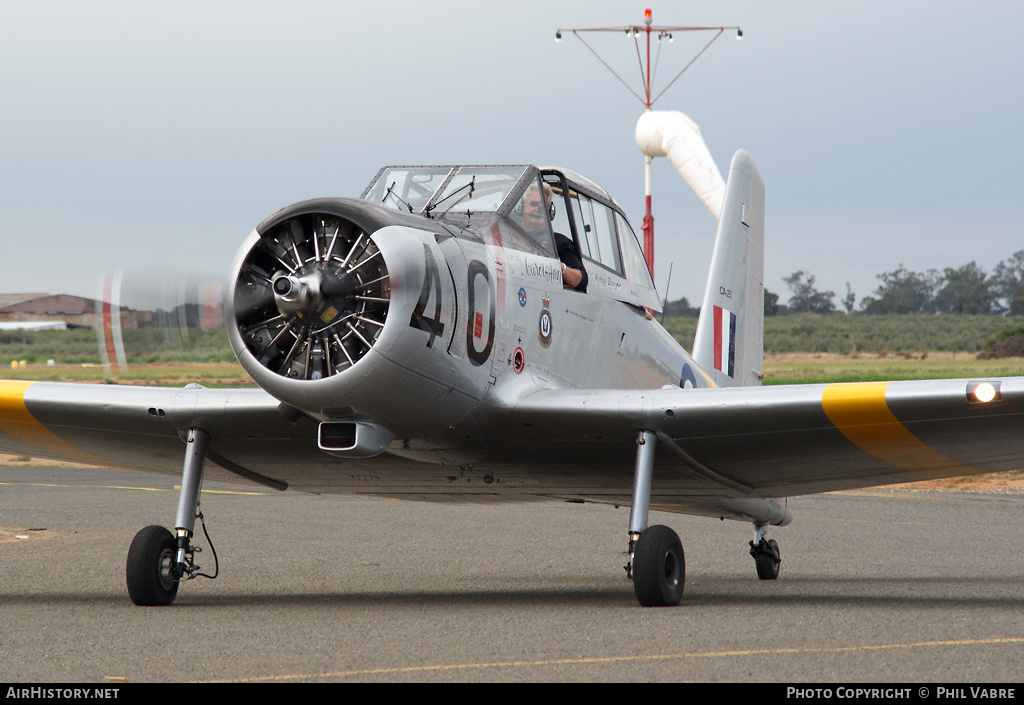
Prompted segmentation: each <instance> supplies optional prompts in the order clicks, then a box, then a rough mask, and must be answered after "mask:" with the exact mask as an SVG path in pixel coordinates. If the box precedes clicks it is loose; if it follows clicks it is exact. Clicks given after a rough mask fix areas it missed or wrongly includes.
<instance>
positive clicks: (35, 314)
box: [0, 294, 152, 328]
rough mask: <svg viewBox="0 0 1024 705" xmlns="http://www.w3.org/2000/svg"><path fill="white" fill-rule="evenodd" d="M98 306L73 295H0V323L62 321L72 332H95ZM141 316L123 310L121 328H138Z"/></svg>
mask: <svg viewBox="0 0 1024 705" xmlns="http://www.w3.org/2000/svg"><path fill="white" fill-rule="evenodd" d="M98 306H99V302H98V301H96V300H95V299H87V298H85V297H83V296H71V295H70V294H0V323H14V322H19V321H33V322H43V321H46V322H58V321H59V322H62V323H64V324H65V325H66V326H67V327H71V328H74V327H79V326H81V327H86V328H96V327H97V326H98V321H99V313H98V311H99V309H98ZM139 316H140V314H139V312H136V311H131V310H126V309H122V310H121V325H122V327H125V328H131V327H138V326H139V321H137V320H136V319H137V318H138V317H139ZM148 318H152V314H148ZM147 323H148V320H147ZM3 327H4V328H10V326H3Z"/></svg>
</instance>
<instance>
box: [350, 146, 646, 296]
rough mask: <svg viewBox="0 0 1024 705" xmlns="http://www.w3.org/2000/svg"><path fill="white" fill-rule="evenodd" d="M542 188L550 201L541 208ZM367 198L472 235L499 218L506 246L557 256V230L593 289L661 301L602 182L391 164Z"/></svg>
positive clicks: (546, 172) (544, 173) (566, 174)
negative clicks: (575, 254) (573, 248)
mask: <svg viewBox="0 0 1024 705" xmlns="http://www.w3.org/2000/svg"><path fill="white" fill-rule="evenodd" d="M541 193H543V194H544V195H545V202H546V203H544V204H543V207H542V210H538V203H539V202H540V194H541ZM362 198H363V199H365V200H367V201H370V202H371V203H376V204H378V205H380V206H384V207H386V208H391V209H394V210H397V211H399V212H408V213H411V214H413V215H422V216H423V217H425V218H431V219H435V220H443V221H445V222H450V223H451V224H453V225H457V226H458V227H459V228H461V229H463V230H464V231H465V233H466V235H467V236H472V235H471V233H473V232H474V231H475V232H480V231H481V230H483V229H485V228H489V227H490V226H491V225H492V224H494V223H495V222H497V224H498V226H499V228H500V230H501V231H502V233H503V238H502V244H503V246H504V247H511V248H512V249H518V250H523V251H525V252H528V253H532V254H538V255H543V256H546V257H557V253H556V249H555V239H554V233H561V234H563V235H565V236H567V237H569V238H570V239H571V240H572V241H573V243H574V244H575V246H576V249H577V250H578V252H579V254H580V256H581V257H582V259H583V262H584V264H585V266H586V268H587V273H588V274H589V277H590V282H591V284H590V287H589V289H588V292H590V293H594V294H599V295H604V296H608V297H610V298H615V299H618V300H620V301H626V302H627V303H632V304H635V305H638V306H644V307H647V308H651V309H654V310H660V308H661V305H660V301H659V299H658V294H657V292H656V291H655V290H654V283H653V281H652V279H651V275H650V272H649V271H648V269H647V263H646V261H645V260H644V256H643V251H642V250H641V248H640V243H639V241H638V240H637V237H636V234H635V233H634V232H633V229H632V227H631V226H630V225H629V221H628V220H627V219H626V216H625V215H624V214H623V212H622V209H621V208H620V207H619V205H618V204H617V203H615V201H614V199H612V197H611V196H610V195H608V193H607V192H605V191H604V190H603V189H601V188H600V187H598V186H596V185H594V184H593V183H591V182H590V181H588V180H587V179H585V178H583V177H581V176H579V175H578V174H575V173H573V172H571V171H568V170H566V169H553V168H544V169H538V168H537V167H535V166H527V165H523V166H386V167H384V168H382V169H381V170H380V171H378V172H377V175H376V176H375V177H374V179H373V181H371V182H370V185H369V186H367V188H366V190H365V191H363V194H362ZM538 215H540V216H543V217H537V216H538Z"/></svg>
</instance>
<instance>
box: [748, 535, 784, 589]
mask: <svg viewBox="0 0 1024 705" xmlns="http://www.w3.org/2000/svg"><path fill="white" fill-rule="evenodd" d="M768 548H769V551H758V553H757V555H756V556H754V566H755V567H756V568H757V577H759V578H760V579H761V580H775V579H776V578H778V577H779V564H780V563H782V554H780V553H779V544H777V543H776V542H775V540H774V539H772V540H771V541H769V542H768Z"/></svg>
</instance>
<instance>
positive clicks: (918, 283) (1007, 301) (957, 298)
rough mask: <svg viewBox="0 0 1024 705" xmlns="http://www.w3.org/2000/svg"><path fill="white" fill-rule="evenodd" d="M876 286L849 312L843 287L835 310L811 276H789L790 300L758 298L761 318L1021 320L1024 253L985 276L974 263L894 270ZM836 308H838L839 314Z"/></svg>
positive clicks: (831, 296) (832, 297)
mask: <svg viewBox="0 0 1024 705" xmlns="http://www.w3.org/2000/svg"><path fill="white" fill-rule="evenodd" d="M876 276H877V278H878V280H879V281H880V282H881V283H880V284H879V286H878V288H877V289H875V292H874V294H873V295H872V296H865V297H864V298H862V299H861V301H860V306H855V304H856V295H855V294H854V293H853V290H852V289H851V288H850V284H849V283H847V284H846V295H845V296H844V297H843V298H842V300H841V301H840V302H839V305H837V304H836V293H835V292H834V291H820V290H818V289H817V288H815V279H814V275H813V274H809V273H807V272H804V271H802V270H801V271H797V272H793V273H792V274H791V275H789V276H788V277H786V278H785V279H783V281H784V282H785V283H786V286H787V287H789V290H790V292H791V294H792V295H791V296H790V298H789V301H788V302H787V303H786V304H785V305H783V304H781V303H779V296H778V295H777V294H774V293H772V292H769V291H768V290H765V293H764V313H765V315H766V316H779V315H785V314H788V313H837V312H840V311H842V312H845V313H847V314H852V313H863V314H866V315H883V314H887V313H926V314H935V313H959V314H971V315H1011V316H1016V315H1021V314H1024V250H1019V251H1018V252H1016V253H1014V254H1013V256H1012V257H1010V258H1009V259H1006V260H1003V261H1002V262H1000V263H999V264H997V265H996V267H995V269H993V270H992V272H991V273H989V272H986V271H985V270H984V269H983V268H982V267H980V266H979V265H978V264H977V262H973V261H972V262H969V263H967V264H965V265H963V266H961V267H957V268H953V267H946V268H945V269H943V270H942V271H941V272H939V271H938V270H936V269H929V270H928V271H926V272H915V271H911V270H909V269H907V268H906V267H904V266H903V265H902V264H900V265H899V266H898V267H897V268H896V269H894V270H892V271H890V272H883V273H882V274H878V275H876ZM840 306H841V307H842V308H840Z"/></svg>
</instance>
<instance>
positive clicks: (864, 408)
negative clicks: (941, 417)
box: [821, 382, 978, 479]
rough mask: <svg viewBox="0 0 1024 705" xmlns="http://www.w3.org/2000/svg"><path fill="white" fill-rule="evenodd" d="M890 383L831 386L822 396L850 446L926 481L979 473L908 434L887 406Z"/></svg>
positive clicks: (826, 411) (831, 419) (833, 419)
mask: <svg viewBox="0 0 1024 705" xmlns="http://www.w3.org/2000/svg"><path fill="white" fill-rule="evenodd" d="M889 384H890V382H856V383H852V384H830V385H829V386H827V387H825V391H824V392H823V393H822V395H821V407H822V409H824V411H825V414H826V415H827V416H828V418H829V420H830V421H832V423H833V424H835V427H836V428H838V429H839V431H840V432H841V433H842V434H843V435H844V436H846V437H847V438H848V439H849V440H850V442H851V443H853V444H854V445H855V446H857V447H858V448H860V449H861V450H863V451H865V452H867V453H869V454H871V455H873V456H874V457H876V458H878V459H879V460H881V461H882V462H885V463H888V464H889V465H892V466H893V467H897V468H900V469H901V470H905V471H906V472H910V473H914V474H915V475H920V476H921V477H922V478H926V479H936V478H940V477H953V476H956V475H970V474H972V473H976V472H978V471H977V470H976V469H975V468H972V467H970V466H969V465H964V464H963V463H961V462H959V461H957V460H954V459H953V458H950V457H949V456H947V455H943V454H942V453H940V452H938V451H937V450H935V449H934V448H932V447H930V446H928V445H925V444H924V442H922V441H921V440H920V439H919V438H917V436H915V435H914V434H912V433H911V432H910V431H908V430H907V428H906V426H904V425H903V424H902V423H900V421H899V419H897V418H896V417H895V416H894V415H893V413H892V412H891V411H890V410H889V405H888V404H886V403H885V391H886V389H887V388H888V387H889Z"/></svg>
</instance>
